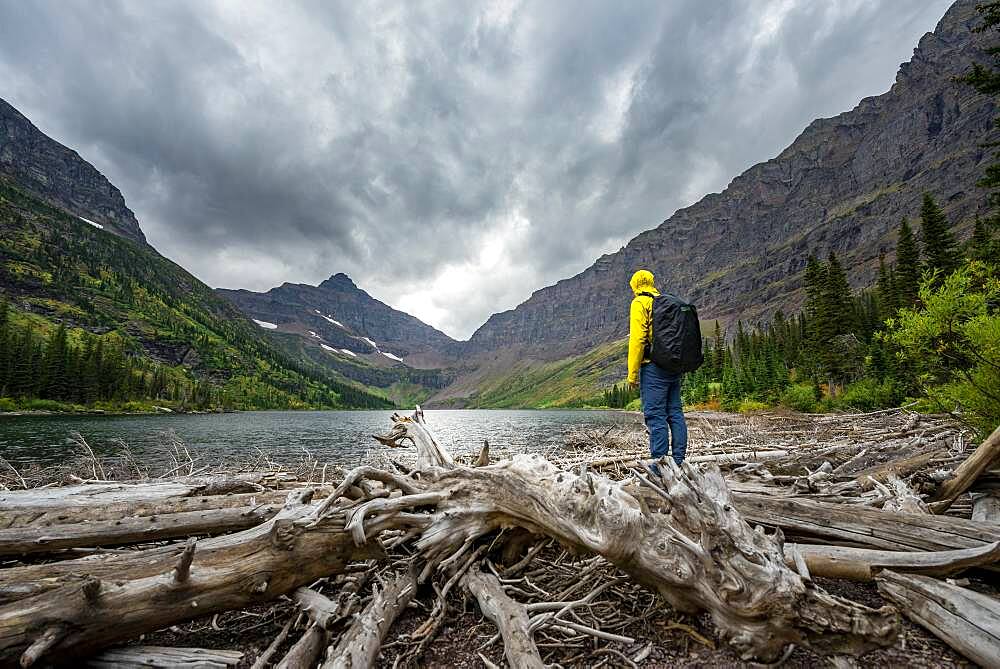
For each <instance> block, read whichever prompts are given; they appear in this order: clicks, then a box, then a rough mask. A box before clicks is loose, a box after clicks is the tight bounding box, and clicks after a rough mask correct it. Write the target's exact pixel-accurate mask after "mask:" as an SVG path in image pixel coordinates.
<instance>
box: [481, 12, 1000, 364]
mask: <svg viewBox="0 0 1000 669" xmlns="http://www.w3.org/2000/svg"><path fill="white" fill-rule="evenodd" d="M975 4H976V0H959V1H958V2H956V3H955V4H954V5H953V6H952V7H951V9H950V10H949V11H948V12H947V13H946V15H945V16H944V18H943V19H942V20H941V21H940V23H939V24H938V26H937V28H936V30H935V31H934V32H933V33H928V34H927V35H925V36H924V37H923V38H922V39H921V40H920V43H919V45H918V47H917V48H916V50H915V51H914V54H913V58H912V59H911V60H910V62H908V63H904V64H903V65H902V66H901V67H900V69H899V73H898V75H897V77H896V82H895V84H894V85H893V86H892V88H891V89H890V90H889V91H888V92H886V93H884V94H882V95H879V96H877V97H872V98H866V99H864V100H862V101H861V103H860V104H858V106H857V107H855V108H854V109H853V110H851V111H849V112H845V113H843V114H840V115H839V116H836V117H834V118H829V119H819V120H817V121H814V122H813V123H812V124H810V125H809V127H807V128H806V129H805V130H804V131H803V132H802V134H801V135H799V137H798V138H797V139H796V140H795V141H794V142H793V143H792V145H791V146H789V147H788V148H787V149H785V150H784V151H783V152H781V154H780V155H778V156H777V157H776V158H773V159H772V160H768V161H767V162H765V163H761V164H758V165H755V166H753V167H751V168H750V169H749V170H747V171H746V172H744V173H743V174H741V175H740V176H738V177H737V178H735V179H734V180H733V181H732V183H730V185H729V186H728V187H727V188H726V189H725V190H724V191H723V192H722V193H717V194H710V195H708V196H706V197H704V198H703V199H702V200H701V201H699V202H698V203H696V204H694V205H692V206H690V207H687V208H685V209H681V210H679V211H677V212H676V213H675V214H674V215H673V216H671V217H670V218H668V219H667V220H665V221H664V222H663V223H662V224H661V225H660V226H659V227H657V228H655V229H653V230H649V231H647V232H644V233H642V234H640V235H638V236H637V237H635V238H634V239H632V240H631V241H630V242H629V243H628V244H627V245H626V246H625V247H624V248H622V249H621V250H620V251H618V252H617V253H613V254H609V255H605V256H602V257H601V258H599V259H598V260H597V262H595V263H594V265H593V266H591V267H590V268H588V269H587V270H585V271H584V272H582V273H580V274H578V275H577V276H574V277H572V278H569V279H565V280H563V281H560V282H558V283H556V284H555V285H553V286H549V287H547V288H543V289H541V290H538V291H536V292H535V293H534V294H533V295H532V296H531V297H530V298H529V299H528V300H527V301H526V302H524V303H523V304H521V305H520V306H518V307H517V308H516V309H513V310H511V311H506V312H503V313H499V314H494V315H493V316H492V317H490V319H489V320H488V321H487V322H486V323H485V324H484V325H483V326H482V327H481V328H480V329H479V330H477V331H476V332H475V334H474V335H473V337H472V339H471V341H470V343H469V353H470V354H483V353H487V352H490V351H498V350H503V349H510V348H517V349H521V350H531V349H534V353H535V354H538V355H543V356H546V355H551V356H565V355H567V354H569V353H578V352H580V351H583V350H587V349H588V348H590V347H592V346H593V345H595V344H599V343H602V342H607V341H612V340H614V339H617V338H620V337H623V336H625V334H626V331H627V321H626V317H625V314H626V312H627V308H628V304H629V301H630V300H631V298H632V295H631V293H630V291H629V289H628V286H627V281H628V279H629V277H630V276H631V274H632V272H634V271H635V270H636V269H639V268H643V267H644V268H648V269H651V270H652V271H653V272H654V273H655V274H656V276H657V282H658V284H659V285H660V287H661V289H667V290H670V291H673V292H677V293H679V294H681V295H684V296H686V297H688V298H689V299H691V300H693V301H694V302H695V303H696V304H698V305H699V308H700V312H701V315H702V317H703V318H719V319H721V320H722V321H723V322H731V321H734V320H736V319H737V318H742V319H745V320H754V319H755V318H757V317H760V316H764V315H768V314H770V313H772V312H773V311H774V310H776V309H779V308H781V309H785V310H786V311H794V310H796V309H797V308H798V307H799V305H800V304H801V299H802V295H801V279H802V271H803V269H804V267H805V264H806V259H807V257H808V256H809V254H810V253H814V254H816V255H817V256H821V257H822V256H825V255H826V254H828V253H829V252H830V251H831V250H832V251H835V252H837V253H838V254H839V255H840V256H841V259H842V261H843V262H844V264H845V266H847V267H850V268H851V269H852V273H851V276H852V279H853V281H854V282H855V284H857V285H862V284H865V285H867V284H870V283H871V282H872V281H873V279H874V276H875V272H876V268H877V263H878V256H879V253H880V252H882V251H884V250H888V251H891V250H892V249H893V248H894V246H895V243H894V232H895V229H896V228H897V227H898V225H899V222H900V219H901V218H903V217H904V216H907V217H914V216H915V215H916V214H917V212H918V210H919V204H920V198H921V195H922V193H923V192H924V191H929V192H931V193H932V194H933V195H934V196H935V197H936V198H937V200H938V202H939V203H940V204H941V205H942V206H943V208H944V210H945V212H946V213H947V214H948V216H949V217H950V219H951V221H952V222H953V223H954V224H956V225H959V226H968V225H969V223H970V221H971V219H972V217H973V216H974V215H975V213H976V211H977V208H978V207H979V206H980V204H981V203H982V201H983V194H982V193H980V192H977V189H976V187H975V183H976V180H977V179H978V178H979V177H980V175H981V174H982V173H983V167H984V163H986V162H988V161H989V160H991V157H990V155H989V150H988V149H984V148H983V147H982V146H981V143H982V142H983V140H984V137H985V134H986V132H987V130H988V129H989V128H990V126H991V123H992V118H993V116H994V115H995V113H996V112H995V110H994V104H993V102H992V101H990V100H988V99H986V98H983V97H982V96H980V95H978V94H977V93H976V92H974V91H973V90H972V89H971V88H969V87H967V86H964V85H962V84H959V83H956V82H955V81H954V78H955V77H956V76H958V75H960V74H962V73H963V72H964V71H966V70H967V69H968V67H969V63H970V62H971V61H973V60H981V61H984V60H985V54H984V52H983V40H984V36H982V35H979V34H976V33H973V32H971V30H970V27H971V26H973V25H975V24H976V23H977V22H978V19H977V14H976V12H975ZM890 257H891V254H890ZM553 344H557V346H553Z"/></svg>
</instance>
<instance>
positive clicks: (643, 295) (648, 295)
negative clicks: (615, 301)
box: [635, 293, 656, 298]
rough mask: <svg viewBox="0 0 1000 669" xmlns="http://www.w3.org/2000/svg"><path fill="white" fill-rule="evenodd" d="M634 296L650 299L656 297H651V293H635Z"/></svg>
mask: <svg viewBox="0 0 1000 669" xmlns="http://www.w3.org/2000/svg"><path fill="white" fill-rule="evenodd" d="M635 296H636V297H652V298H655V297H656V295H653V294H652V293H636V294H635Z"/></svg>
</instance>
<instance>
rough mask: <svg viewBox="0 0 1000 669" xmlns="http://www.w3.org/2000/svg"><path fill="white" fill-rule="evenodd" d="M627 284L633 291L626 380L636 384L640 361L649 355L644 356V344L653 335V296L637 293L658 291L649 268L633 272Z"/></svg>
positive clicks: (629, 318)
mask: <svg viewBox="0 0 1000 669" xmlns="http://www.w3.org/2000/svg"><path fill="white" fill-rule="evenodd" d="M628 285H629V286H631V287H632V292H633V293H635V298H634V299H633V300H632V306H631V307H629V316H628V324H629V327H628V382H629V383H636V384H637V383H639V367H640V366H641V365H642V363H644V362H649V357H647V356H646V345H647V344H649V343H650V339H651V337H652V335H653V326H652V320H653V298H651V297H649V296H647V295H640V294H639V293H649V294H651V295H659V294H660V293H659V291H658V290H656V286H654V285H653V273H652V272H650V271H649V270H645V269H641V270H639V271H638V272H636V273H635V274H633V275H632V280H631V281H629V282H628Z"/></svg>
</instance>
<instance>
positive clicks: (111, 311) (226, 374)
mask: <svg viewBox="0 0 1000 669" xmlns="http://www.w3.org/2000/svg"><path fill="white" fill-rule="evenodd" d="M0 293H2V294H3V296H4V299H5V300H6V301H7V302H9V306H8V307H7V308H6V313H7V316H5V322H4V331H5V334H4V337H6V339H5V340H4V341H5V345H4V346H3V349H4V353H3V356H2V360H3V361H6V362H4V363H3V364H4V367H3V370H2V371H0V375H2V376H0V397H7V398H8V399H7V401H6V402H5V406H8V407H10V406H35V405H33V404H31V402H32V400H38V399H43V400H52V401H60V402H67V403H72V404H80V405H97V404H99V403H104V404H107V403H110V404H113V405H116V406H121V405H124V404H126V403H128V402H140V403H150V402H152V403H157V404H163V405H166V406H171V407H174V408H180V409H190V408H233V409H270V408H281V409H298V408H333V407H385V406H389V405H390V403H389V402H388V401H387V400H386V399H385V398H383V397H379V396H377V395H373V394H371V393H368V392H365V391H364V390H363V389H360V388H358V387H356V386H353V385H349V384H346V383H343V382H342V381H341V380H339V379H337V378H336V377H335V376H334V375H333V374H332V373H331V372H330V371H328V370H325V369H323V368H322V367H320V366H319V365H315V364H313V363H311V362H308V361H304V360H296V359H293V358H291V357H290V356H288V355H287V354H286V353H284V352H282V351H280V350H279V349H277V348H276V347H275V346H274V345H272V344H271V343H269V342H268V341H267V340H265V339H264V338H263V337H262V336H261V333H260V332H258V331H257V328H256V327H255V326H254V325H252V324H251V323H250V322H249V321H248V320H247V319H246V318H244V317H243V316H242V315H241V314H240V313H239V312H238V311H237V310H236V309H235V308H234V307H232V306H231V305H229V304H228V303H227V302H225V301H224V300H222V299H220V298H219V297H217V296H216V295H214V293H213V292H212V290H211V289H210V288H209V287H208V286H205V285H204V284H202V283H201V282H200V281H198V280H197V279H195V278H194V277H193V276H191V275H190V274H188V273H187V272H185V271H184V270H183V269H181V268H180V267H178V266H177V265H175V264H174V263H172V262H170V261H169V260H166V259H165V258H163V257H161V256H159V255H157V254H156V253H155V252H152V251H150V250H148V249H146V248H143V247H140V246H139V245H137V244H135V243H133V242H131V241H129V240H126V239H123V238H121V237H118V236H115V235H113V234H110V233H108V232H105V231H102V230H99V229H97V228H95V227H93V226H91V225H89V224H87V223H85V222H83V221H81V220H79V219H77V218H76V217H75V216H71V215H69V214H67V213H65V212H63V211H61V210H59V209H56V208H54V207H51V206H49V205H47V204H45V203H43V202H41V201H40V200H38V199H36V198H34V197H32V196H30V195H28V194H26V193H25V192H23V191H21V190H20V189H18V188H16V187H15V186H13V185H11V184H10V183H9V182H6V181H3V180H0ZM95 368H96V371H95ZM95 374H96V376H97V377H98V378H97V383H98V388H97V390H96V392H95V391H94V390H93V382H92V380H91V378H90V377H91V376H93V375H95Z"/></svg>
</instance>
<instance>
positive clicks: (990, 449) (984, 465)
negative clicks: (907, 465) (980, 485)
mask: <svg viewBox="0 0 1000 669" xmlns="http://www.w3.org/2000/svg"><path fill="white" fill-rule="evenodd" d="M998 459H1000V427H998V428H997V429H995V430H993V433H992V434H991V435H990V436H989V437H987V438H986V440H985V441H983V443H981V444H980V445H979V447H978V448H976V450H975V451H973V452H972V455H970V456H969V457H968V458H966V459H965V461H964V462H962V464H960V465H959V466H958V469H956V470H955V476H954V477H952V478H950V479H948V480H947V481H945V482H944V483H942V484H941V487H940V488H939V489H938V491H937V494H936V495H935V496H934V504H933V505H931V509H932V510H933V511H934V513H944V512H945V510H947V509H948V507H949V506H951V504H952V502H954V501H955V500H956V499H957V498H958V496H959V495H961V494H962V493H964V492H965V491H966V490H968V489H969V488H970V487H971V486H972V484H973V483H975V482H976V479H978V478H979V476H980V474H982V473H983V472H985V471H986V470H987V469H989V468H990V467H991V466H992V465H993V464H994V463H995V462H997V460H998Z"/></svg>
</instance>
